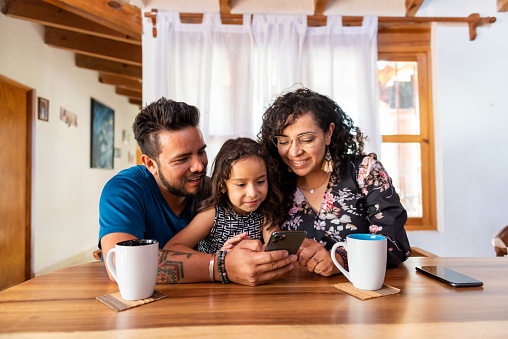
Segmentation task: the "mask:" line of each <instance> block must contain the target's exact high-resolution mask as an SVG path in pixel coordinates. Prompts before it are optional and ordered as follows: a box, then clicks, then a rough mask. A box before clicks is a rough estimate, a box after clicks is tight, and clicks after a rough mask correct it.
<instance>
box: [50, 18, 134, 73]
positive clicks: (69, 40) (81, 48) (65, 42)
mask: <svg viewBox="0 0 508 339" xmlns="http://www.w3.org/2000/svg"><path fill="white" fill-rule="evenodd" d="M44 41H45V42H46V44H47V45H49V46H53V47H59V48H63V49H66V50H69V51H73V52H76V53H80V54H85V55H90V56H95V57H98V58H103V59H108V60H113V61H118V62H124V63H128V64H131V65H135V66H141V65H142V64H141V61H142V51H141V48H140V46H138V45H133V44H127V43H125V42H120V41H112V40H109V39H104V38H99V37H95V36H91V35H87V34H81V33H76V32H71V31H66V30H63V29H58V28H53V27H46V33H45V35H44Z"/></svg>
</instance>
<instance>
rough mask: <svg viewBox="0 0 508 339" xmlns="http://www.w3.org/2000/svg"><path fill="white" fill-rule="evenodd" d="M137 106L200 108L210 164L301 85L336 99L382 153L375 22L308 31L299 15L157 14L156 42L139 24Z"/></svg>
mask: <svg viewBox="0 0 508 339" xmlns="http://www.w3.org/2000/svg"><path fill="white" fill-rule="evenodd" d="M144 30H145V32H144V36H143V59H144V61H143V101H144V102H145V103H150V102H152V101H155V100H157V99H158V98H160V97H161V96H165V97H167V98H171V99H173V100H177V101H184V102H187V103H189V104H192V105H195V106H197V107H198V108H199V109H200V111H201V126H200V127H201V129H202V131H203V135H204V137H205V141H206V142H207V143H208V145H209V148H208V154H209V159H210V160H212V159H213V158H214V157H215V154H216V153H217V151H218V149H219V148H220V146H221V145H222V143H223V142H224V141H225V140H226V139H228V138H230V137H236V136H247V137H252V138H255V137H256V134H257V133H258V132H259V128H260V126H261V117H262V114H263V112H264V110H265V109H266V107H268V105H270V103H271V102H272V100H273V99H274V98H275V97H276V96H278V95H279V94H281V93H282V92H285V91H289V90H294V89H296V88H297V87H300V86H304V87H308V88H310V89H312V90H315V91H317V92H319V93H321V94H325V95H328V96H330V97H331V98H332V99H334V100H335V101H336V102H337V103H338V104H339V105H340V106H341V107H342V108H343V109H344V110H345V111H346V112H347V113H348V114H349V115H350V116H351V117H352V118H353V119H354V120H355V123H356V124H358V125H359V126H360V127H361V128H362V129H363V130H364V131H365V133H366V134H367V135H368V136H369V139H370V143H369V145H368V147H367V149H366V150H367V151H375V152H379V151H380V144H381V135H380V131H379V117H378V116H379V115H378V96H379V94H378V87H377V68H376V60H377V41H376V36H377V18H376V17H365V18H364V22H363V25H362V26H361V27H343V26H342V20H341V17H330V16H329V17H328V20H327V26H325V27H307V18H306V16H304V15H298V16H287V15H253V16H252V18H251V16H250V15H244V18H243V25H223V24H222V23H221V20H220V15H219V14H210V13H207V14H204V16H203V22H202V23H201V24H182V23H181V22H180V17H179V14H178V13H164V12H159V13H158V14H157V33H158V36H157V38H153V37H152V25H151V22H148V21H145V22H144Z"/></svg>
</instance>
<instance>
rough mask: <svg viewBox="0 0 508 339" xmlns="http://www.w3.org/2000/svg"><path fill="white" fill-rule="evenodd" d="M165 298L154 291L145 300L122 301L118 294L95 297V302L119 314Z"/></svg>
mask: <svg viewBox="0 0 508 339" xmlns="http://www.w3.org/2000/svg"><path fill="white" fill-rule="evenodd" d="M164 298H166V296H165V295H164V294H162V293H160V292H157V291H154V292H153V294H152V296H151V297H148V298H146V299H139V300H124V299H123V298H122V297H121V296H120V292H116V293H112V294H107V295H103V296H100V297H97V300H99V301H100V302H101V303H103V304H104V305H106V306H108V307H110V308H111V309H113V310H114V311H116V312H121V311H125V310H128V309H130V308H133V307H136V306H140V305H144V304H148V303H151V302H152V301H157V300H160V299H164Z"/></svg>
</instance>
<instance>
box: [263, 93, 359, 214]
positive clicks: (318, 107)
mask: <svg viewBox="0 0 508 339" xmlns="http://www.w3.org/2000/svg"><path fill="white" fill-rule="evenodd" d="M308 113H310V114H312V116H313V118H314V120H315V121H316V124H317V125H318V126H319V128H320V129H321V130H322V131H323V132H327V131H328V128H329V127H330V123H332V122H333V123H334V124H335V129H334V131H333V134H332V139H331V142H330V145H329V150H330V154H331V155H332V160H333V163H334V172H335V173H339V174H342V173H343V170H344V166H341V165H343V164H342V161H341V159H342V158H343V156H344V155H346V154H349V155H353V156H360V155H362V154H363V147H364V142H365V140H366V139H367V138H366V136H364V135H363V133H362V132H361V130H360V129H359V128H358V127H356V126H354V123H353V120H352V119H351V118H350V117H349V116H348V115H347V114H346V113H345V112H344V111H343V110H342V108H340V106H339V105H338V104H337V103H336V102H335V101H333V100H332V99H330V98H329V97H327V96H325V95H322V94H319V93H316V92H314V91H312V90H310V89H308V88H299V89H297V90H296V91H294V92H289V93H286V94H283V95H281V96H279V97H278V98H277V99H276V100H275V101H274V102H273V104H272V105H271V106H270V107H268V109H267V110H266V112H265V113H264V115H263V124H262V126H261V131H260V132H259V134H258V138H259V139H260V143H261V144H262V145H263V146H264V147H265V148H266V149H267V150H268V151H269V152H270V154H271V155H272V156H273V157H274V158H275V159H277V160H278V162H279V167H280V173H283V172H285V173H286V174H284V175H282V176H281V177H280V182H281V184H282V187H284V191H283V194H284V200H283V201H284V207H285V212H286V213H287V212H288V211H289V209H290V208H291V206H292V205H293V195H294V192H295V191H296V178H297V177H296V174H294V173H288V166H287V165H286V164H285V163H284V162H283V161H282V159H281V157H280V155H279V151H278V150H277V147H276V146H275V144H274V143H273V142H272V140H273V137H275V136H277V135H281V134H282V131H283V130H284V128H286V127H287V126H290V125H292V124H294V123H295V121H296V119H298V118H299V117H300V116H302V115H304V114H308Z"/></svg>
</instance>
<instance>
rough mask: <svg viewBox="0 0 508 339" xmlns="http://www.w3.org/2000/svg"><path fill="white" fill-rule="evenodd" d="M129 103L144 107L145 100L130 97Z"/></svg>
mask: <svg viewBox="0 0 508 339" xmlns="http://www.w3.org/2000/svg"><path fill="white" fill-rule="evenodd" d="M129 103H130V104H133V105H136V106H138V107H140V108H141V107H143V102H142V101H141V100H137V99H130V98H129Z"/></svg>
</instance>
